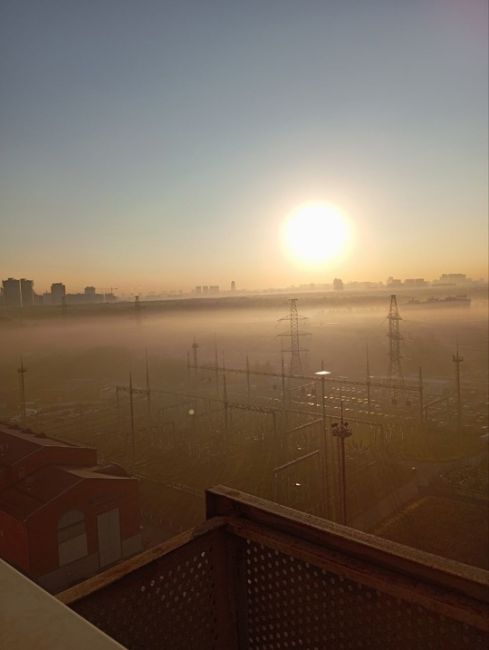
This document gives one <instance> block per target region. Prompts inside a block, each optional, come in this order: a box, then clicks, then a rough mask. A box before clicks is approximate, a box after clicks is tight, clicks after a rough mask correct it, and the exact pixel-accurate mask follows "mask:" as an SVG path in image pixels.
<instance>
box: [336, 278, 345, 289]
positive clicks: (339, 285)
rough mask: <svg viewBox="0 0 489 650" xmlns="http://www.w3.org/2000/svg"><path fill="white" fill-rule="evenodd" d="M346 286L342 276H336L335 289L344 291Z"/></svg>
mask: <svg viewBox="0 0 489 650" xmlns="http://www.w3.org/2000/svg"><path fill="white" fill-rule="evenodd" d="M344 288H345V287H344V285H343V280H342V279H341V278H335V279H334V280H333V289H334V290H335V291H343V289H344Z"/></svg>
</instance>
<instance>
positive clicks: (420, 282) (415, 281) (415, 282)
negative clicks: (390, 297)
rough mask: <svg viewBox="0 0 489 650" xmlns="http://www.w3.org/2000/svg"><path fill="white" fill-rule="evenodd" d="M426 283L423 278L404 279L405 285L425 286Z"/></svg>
mask: <svg viewBox="0 0 489 650" xmlns="http://www.w3.org/2000/svg"><path fill="white" fill-rule="evenodd" d="M427 284H428V283H427V282H426V280H425V279H424V278H406V279H405V280H404V286H405V287H425V286H426V285H427Z"/></svg>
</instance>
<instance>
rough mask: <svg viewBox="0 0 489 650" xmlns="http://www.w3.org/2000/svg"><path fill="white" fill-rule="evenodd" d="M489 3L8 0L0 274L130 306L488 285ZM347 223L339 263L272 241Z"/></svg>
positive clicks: (0, 7)
mask: <svg viewBox="0 0 489 650" xmlns="http://www.w3.org/2000/svg"><path fill="white" fill-rule="evenodd" d="M487 22H488V20H487V2H486V0H431V1H420V0H411V1H409V2H406V1H402V0H397V1H396V0H384V1H380V0H358V1H353V0H342V1H337V2H336V1H334V0H330V1H326V0H322V1H319V0H295V1H288V0H246V1H244V0H221V1H218V0H194V1H186V0H175V1H174V2H167V1H164V0H159V1H157V0H153V1H152V0H133V1H132V2H129V1H126V0H85V1H83V2H81V1H80V0H58V1H53V0H42V1H39V0H31V1H24V0H2V2H1V3H0V83H1V86H0V88H1V90H0V93H1V100H0V273H1V277H2V278H4V277H6V276H10V275H12V276H17V277H20V276H23V277H28V278H33V279H34V281H35V287H36V289H37V290H38V291H41V290H43V289H45V288H46V287H48V286H49V285H50V283H51V282H53V281H60V280H61V281H65V282H66V283H67V285H68V289H69V290H76V289H79V288H80V287H83V286H85V285H86V284H93V285H95V286H97V287H100V288H102V287H110V286H112V287H118V288H119V291H121V290H124V291H139V290H141V289H146V290H160V289H175V288H183V289H187V288H190V287H191V286H193V285H196V284H220V285H221V286H222V287H226V286H228V285H229V282H230V281H231V280H233V279H234V280H236V282H237V284H238V286H240V287H248V288H265V287H271V286H284V285H288V284H291V283H296V284H297V283H302V282H330V281H331V280H332V278H333V277H334V276H336V275H339V276H341V277H343V278H344V279H345V280H355V279H357V280H362V279H365V280H367V279H368V280H385V278H386V277H387V276H388V275H395V276H400V277H412V276H425V277H427V278H433V277H437V276H438V275H439V274H440V273H442V272H464V273H467V274H469V275H472V276H475V277H483V276H484V277H487V167H488V164H487V162H488V161H487V145H488V142H487V72H488V70H487V68H488V65H487ZM311 200H325V201H331V202H333V203H335V204H337V205H339V206H340V207H341V208H342V209H343V210H344V211H345V213H346V214H347V215H348V217H349V219H350V220H351V222H352V224H353V226H354V232H355V241H354V245H353V246H352V247H351V250H350V253H349V255H348V256H347V257H345V258H344V259H342V260H340V261H336V262H334V263H332V264H329V265H326V266H325V267H324V268H322V269H320V270H319V269H314V270H307V269H303V268H300V267H297V266H295V265H294V264H292V263H291V261H290V260H289V259H287V257H285V256H284V254H283V251H282V250H281V247H280V239H279V229H280V224H281V223H282V221H283V220H284V218H285V217H286V215H287V214H288V213H289V211H290V210H291V209H292V208H294V207H295V206H296V205H298V204H301V203H303V202H305V201H311Z"/></svg>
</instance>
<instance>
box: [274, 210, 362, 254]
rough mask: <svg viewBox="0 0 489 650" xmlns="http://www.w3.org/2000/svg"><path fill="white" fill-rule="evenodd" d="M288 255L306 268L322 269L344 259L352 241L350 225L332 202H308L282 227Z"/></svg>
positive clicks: (293, 212)
mask: <svg viewBox="0 0 489 650" xmlns="http://www.w3.org/2000/svg"><path fill="white" fill-rule="evenodd" d="M282 239H283V244H284V248H285V251H286V253H287V255H288V256H290V257H291V258H293V259H294V260H296V261H297V262H299V263H301V264H303V265H307V266H321V265H324V264H325V263H327V262H330V261H332V260H334V259H337V258H339V257H342V256H343V255H344V253H345V252H346V248H347V246H348V244H349V241H350V225H349V223H348V221H347V220H346V218H345V217H344V216H343V215H342V214H341V212H340V210H339V209H338V208H337V207H336V206H334V205H332V204H330V203H305V204H303V205H301V206H299V207H298V208H296V209H295V210H293V211H292V212H291V213H290V215H289V216H288V217H287V219H286V220H285V222H284V224H283V229H282Z"/></svg>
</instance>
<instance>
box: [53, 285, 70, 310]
mask: <svg viewBox="0 0 489 650" xmlns="http://www.w3.org/2000/svg"><path fill="white" fill-rule="evenodd" d="M65 297H66V287H65V285H64V284H63V283H62V282H54V283H53V284H52V285H51V304H52V305H61V304H62V303H63V302H64V300H65Z"/></svg>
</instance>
